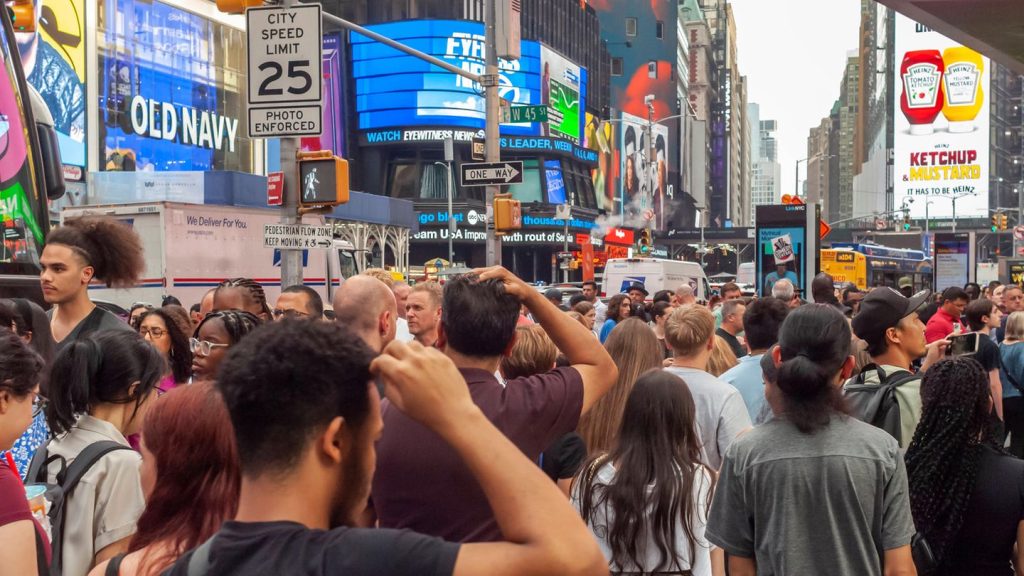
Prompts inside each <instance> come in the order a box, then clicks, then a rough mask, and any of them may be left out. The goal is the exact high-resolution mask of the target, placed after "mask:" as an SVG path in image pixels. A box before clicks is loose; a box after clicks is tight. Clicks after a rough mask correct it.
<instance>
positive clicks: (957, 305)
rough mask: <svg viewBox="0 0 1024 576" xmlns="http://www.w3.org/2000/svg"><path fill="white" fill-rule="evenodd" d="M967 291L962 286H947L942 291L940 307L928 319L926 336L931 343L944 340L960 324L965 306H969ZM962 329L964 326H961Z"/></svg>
mask: <svg viewBox="0 0 1024 576" xmlns="http://www.w3.org/2000/svg"><path fill="white" fill-rule="evenodd" d="M967 300H968V297H967V293H966V292H964V291H963V289H962V288H957V287H955V286H954V287H952V288H946V289H945V290H944V291H943V292H942V300H940V302H939V309H938V311H936V312H935V314H934V315H932V317H931V318H929V319H928V326H926V327H925V330H924V337H925V340H927V341H928V343H929V344H931V343H932V342H935V341H937V340H942V339H943V338H945V337H946V336H949V335H950V334H952V333H953V332H954V331H955V330H956V326H960V325H961V322H962V320H961V319H960V317H961V316H963V315H964V308H966V307H967ZM961 330H962V331H965V330H963V328H962V327H961Z"/></svg>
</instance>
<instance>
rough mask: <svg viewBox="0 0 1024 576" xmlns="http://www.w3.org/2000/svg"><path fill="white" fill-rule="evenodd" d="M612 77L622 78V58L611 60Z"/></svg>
mask: <svg viewBox="0 0 1024 576" xmlns="http://www.w3.org/2000/svg"><path fill="white" fill-rule="evenodd" d="M612 76H622V58H620V57H618V56H616V57H613V58H612Z"/></svg>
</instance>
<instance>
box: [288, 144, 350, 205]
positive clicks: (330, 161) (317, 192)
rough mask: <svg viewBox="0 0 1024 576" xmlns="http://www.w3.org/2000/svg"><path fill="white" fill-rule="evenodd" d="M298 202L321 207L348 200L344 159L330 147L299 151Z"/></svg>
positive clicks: (346, 167) (346, 166) (346, 165)
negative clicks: (328, 148)
mask: <svg viewBox="0 0 1024 576" xmlns="http://www.w3.org/2000/svg"><path fill="white" fill-rule="evenodd" d="M298 164H299V190H301V191H302V193H301V194H300V195H299V206H302V207H312V206H315V207H325V206H337V205H338V204H345V203H347V202H348V160H345V159H344V158H338V157H337V156H335V155H334V154H333V153H332V152H331V151H330V150H319V151H316V152H300V153H299V156H298Z"/></svg>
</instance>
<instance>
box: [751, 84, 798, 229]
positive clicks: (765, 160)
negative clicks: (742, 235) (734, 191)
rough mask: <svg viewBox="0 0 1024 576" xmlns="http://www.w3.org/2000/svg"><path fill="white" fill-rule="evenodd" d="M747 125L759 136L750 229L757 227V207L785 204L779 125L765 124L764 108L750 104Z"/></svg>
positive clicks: (753, 168) (753, 145) (754, 156)
mask: <svg viewBox="0 0 1024 576" xmlns="http://www.w3.org/2000/svg"><path fill="white" fill-rule="evenodd" d="M747 124H748V125H749V127H750V128H749V130H750V132H751V134H753V135H755V136H754V137H753V138H752V139H751V146H750V165H751V170H750V204H751V207H750V225H751V226H753V225H754V224H755V222H754V215H755V214H756V212H757V206H761V205H764V204H778V203H780V202H781V201H782V165H781V164H779V161H778V147H777V143H776V139H775V132H776V130H778V123H777V122H776V121H775V120H762V119H761V110H760V106H759V105H758V104H756V103H750V104H747ZM809 179H810V172H808V180H809Z"/></svg>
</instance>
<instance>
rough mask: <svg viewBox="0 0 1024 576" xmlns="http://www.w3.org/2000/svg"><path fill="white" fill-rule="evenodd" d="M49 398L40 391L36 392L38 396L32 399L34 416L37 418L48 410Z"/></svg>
mask: <svg viewBox="0 0 1024 576" xmlns="http://www.w3.org/2000/svg"><path fill="white" fill-rule="evenodd" d="M49 403H50V401H49V399H47V398H46V396H43V395H42V394H40V393H39V392H36V397H35V398H33V399H32V418H33V419H35V417H36V416H39V415H40V414H42V413H43V410H46V405H47V404H49Z"/></svg>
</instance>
